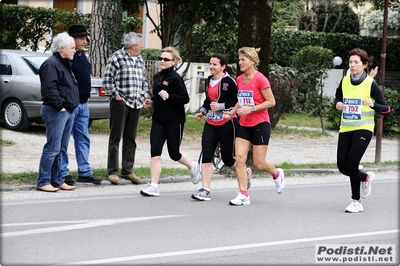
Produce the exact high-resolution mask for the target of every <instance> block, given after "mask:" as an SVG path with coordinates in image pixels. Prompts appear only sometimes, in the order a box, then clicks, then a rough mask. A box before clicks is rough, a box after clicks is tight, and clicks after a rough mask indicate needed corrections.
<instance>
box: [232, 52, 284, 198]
mask: <svg viewBox="0 0 400 266" xmlns="http://www.w3.org/2000/svg"><path fill="white" fill-rule="evenodd" d="M259 50H260V49H259V48H257V49H256V48H254V47H242V48H240V49H239V51H238V56H239V67H240V71H242V72H243V74H241V75H240V76H239V77H237V79H236V82H237V87H238V103H237V104H236V106H235V107H234V109H233V110H232V111H230V112H225V118H226V119H230V118H231V117H232V116H233V115H234V114H235V113H236V114H237V115H238V116H239V126H238V128H237V132H236V139H235V155H236V177H237V180H238V184H239V190H240V191H239V192H238V195H237V196H236V197H235V198H234V199H232V200H231V201H230V202H229V204H230V205H236V206H240V205H249V204H250V197H249V195H248V192H247V174H246V160H247V155H248V153H249V151H250V148H251V146H252V145H253V164H254V167H255V168H257V169H259V170H263V171H265V172H268V173H270V174H271V175H272V177H273V179H274V182H275V186H276V191H277V192H278V194H280V193H282V192H283V190H284V189H285V181H284V172H283V170H282V169H280V168H278V169H277V168H275V166H274V165H273V164H272V163H271V162H270V161H268V160H266V155H267V149H268V143H269V138H270V135H271V124H270V118H269V115H268V109H269V108H272V107H274V106H275V98H274V95H273V93H272V90H271V85H270V83H269V80H268V79H267V78H266V77H265V76H264V75H263V74H262V73H261V72H259V71H258V70H257V65H258V64H259V62H260V59H259V57H258V52H259Z"/></svg>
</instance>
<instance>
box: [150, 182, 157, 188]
mask: <svg viewBox="0 0 400 266" xmlns="http://www.w3.org/2000/svg"><path fill="white" fill-rule="evenodd" d="M150 185H151V186H155V187H158V184H156V183H153V182H151V183H150Z"/></svg>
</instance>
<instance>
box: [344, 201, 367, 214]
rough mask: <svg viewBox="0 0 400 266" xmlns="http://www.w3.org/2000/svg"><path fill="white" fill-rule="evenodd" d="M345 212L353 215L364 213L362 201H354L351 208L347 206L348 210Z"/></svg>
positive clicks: (350, 205)
mask: <svg viewBox="0 0 400 266" xmlns="http://www.w3.org/2000/svg"><path fill="white" fill-rule="evenodd" d="M344 211H345V212H351V213H355V212H363V211H364V207H363V206H362V204H361V201H358V200H352V202H351V203H350V204H349V206H347V208H346V209H345V210H344Z"/></svg>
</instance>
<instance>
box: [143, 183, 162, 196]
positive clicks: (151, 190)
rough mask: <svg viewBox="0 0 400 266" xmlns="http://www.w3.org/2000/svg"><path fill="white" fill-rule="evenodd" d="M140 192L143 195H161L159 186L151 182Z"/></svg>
mask: <svg viewBox="0 0 400 266" xmlns="http://www.w3.org/2000/svg"><path fill="white" fill-rule="evenodd" d="M140 194H141V195H143V196H153V197H159V196H160V191H159V190H158V187H156V186H154V185H151V184H149V186H148V187H147V188H144V189H142V190H140Z"/></svg>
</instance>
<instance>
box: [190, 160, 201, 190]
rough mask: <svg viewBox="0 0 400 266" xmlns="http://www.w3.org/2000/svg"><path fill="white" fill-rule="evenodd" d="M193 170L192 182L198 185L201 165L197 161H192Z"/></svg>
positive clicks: (191, 173)
mask: <svg viewBox="0 0 400 266" xmlns="http://www.w3.org/2000/svg"><path fill="white" fill-rule="evenodd" d="M192 164H193V168H192V169H191V170H190V180H191V181H192V183H193V184H197V183H199V181H200V165H199V163H198V162H197V161H192Z"/></svg>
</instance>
